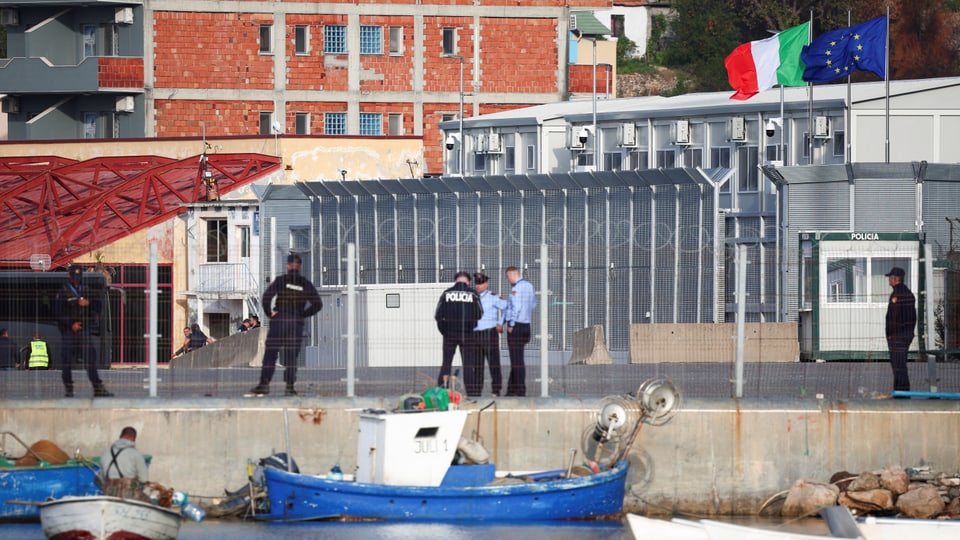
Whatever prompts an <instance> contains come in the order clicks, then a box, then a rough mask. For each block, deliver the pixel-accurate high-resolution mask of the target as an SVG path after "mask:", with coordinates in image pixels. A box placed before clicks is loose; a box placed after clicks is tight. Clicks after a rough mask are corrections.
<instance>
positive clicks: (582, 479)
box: [255, 381, 680, 522]
mask: <svg viewBox="0 0 960 540" xmlns="http://www.w3.org/2000/svg"><path fill="white" fill-rule="evenodd" d="M645 384H646V383H645ZM639 392H640V397H639V398H636V397H631V396H616V397H613V398H607V399H605V401H604V402H603V403H602V405H601V407H600V411H599V412H598V415H597V422H596V425H595V426H589V427H588V428H587V430H586V431H585V432H584V437H583V441H582V443H583V445H582V449H583V456H584V459H583V464H581V465H575V457H576V451H574V453H573V455H572V456H571V459H570V462H569V465H568V466H567V468H566V469H562V470H549V471H544V472H535V473H503V472H497V471H496V467H495V466H494V465H493V464H490V463H487V458H488V457H489V454H488V453H487V452H486V450H485V449H483V448H482V446H479V445H478V444H477V443H476V441H473V442H471V441H470V440H468V439H465V438H464V437H463V436H462V432H463V426H464V424H465V422H466V418H467V415H468V414H469V413H468V411H466V410H462V409H460V410H448V411H442V410H436V411H421V412H412V411H406V412H398V411H395V412H387V411H382V410H381V411H371V410H368V411H364V412H363V413H362V414H361V415H360V419H359V425H360V429H359V432H358V437H357V469H356V474H355V475H353V477H352V478H344V477H343V476H342V474H341V473H340V472H339V466H338V467H336V469H335V472H333V473H332V474H328V475H325V476H311V475H308V474H302V473H300V472H298V471H297V472H294V471H293V470H292V468H293V467H292V466H291V465H290V461H287V467H286V468H287V470H283V469H281V468H279V467H266V468H263V469H262V476H263V481H262V484H263V487H264V488H265V491H266V502H267V504H266V505H265V507H261V508H260V510H259V511H258V512H257V513H256V515H255V517H256V519H260V520H266V521H306V520H317V519H338V518H339V519H349V518H360V519H377V520H399V521H404V520H405V521H456V522H464V521H475V522H479V521H491V522H521V521H522V522H530V521H548V520H572V519H599V518H604V517H617V518H618V517H619V515H620V513H621V511H622V509H623V498H624V488H625V485H626V477H627V471H628V469H629V462H628V460H627V454H628V452H629V450H630V447H631V446H632V444H633V442H634V440H635V439H636V435H637V433H638V431H639V429H640V425H641V424H643V423H649V424H655V425H657V424H662V423H664V422H666V421H667V420H669V418H670V417H672V415H673V414H674V413H675V411H676V407H677V406H678V404H679V400H680V395H679V392H678V391H677V390H676V388H675V387H674V386H673V385H672V384H671V383H669V382H667V381H656V382H655V383H650V384H647V386H641V388H640V391H639ZM473 412H475V413H477V414H479V413H480V412H481V411H473ZM464 458H466V459H464ZM455 462H456V463H458V464H456V465H454V464H453V463H455ZM461 463H467V464H461Z"/></svg>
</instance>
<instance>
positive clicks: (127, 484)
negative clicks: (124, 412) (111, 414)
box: [97, 426, 150, 500]
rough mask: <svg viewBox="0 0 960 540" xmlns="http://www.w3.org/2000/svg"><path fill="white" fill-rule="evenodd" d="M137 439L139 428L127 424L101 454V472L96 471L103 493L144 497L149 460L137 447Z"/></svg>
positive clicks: (115, 495) (137, 497) (127, 496)
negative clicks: (118, 436)
mask: <svg viewBox="0 0 960 540" xmlns="http://www.w3.org/2000/svg"><path fill="white" fill-rule="evenodd" d="M136 443H137V430H136V429H134V428H133V427H130V426H127V427H125V428H123V430H121V431H120V438H119V439H117V441H116V442H114V443H113V444H111V445H110V447H109V448H107V449H106V450H104V451H103V454H101V455H100V472H99V473H97V474H98V475H99V477H100V480H101V489H102V490H103V493H104V495H112V496H114V497H123V498H128V499H131V498H132V499H141V500H144V496H143V491H142V485H143V484H144V483H146V482H147V481H149V480H150V477H149V472H148V471H147V461H146V460H145V459H144V457H143V454H141V453H140V451H139V450H137V447H136ZM146 500H149V499H146Z"/></svg>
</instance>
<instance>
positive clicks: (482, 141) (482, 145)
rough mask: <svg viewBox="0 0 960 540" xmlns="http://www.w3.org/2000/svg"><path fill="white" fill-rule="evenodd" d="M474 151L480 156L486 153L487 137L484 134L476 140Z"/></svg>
mask: <svg viewBox="0 0 960 540" xmlns="http://www.w3.org/2000/svg"><path fill="white" fill-rule="evenodd" d="M473 151H474V152H476V153H478V154H483V153H486V151H487V136H486V135H484V134H483V133H480V134H479V135H477V136H476V138H475V139H474V147H473Z"/></svg>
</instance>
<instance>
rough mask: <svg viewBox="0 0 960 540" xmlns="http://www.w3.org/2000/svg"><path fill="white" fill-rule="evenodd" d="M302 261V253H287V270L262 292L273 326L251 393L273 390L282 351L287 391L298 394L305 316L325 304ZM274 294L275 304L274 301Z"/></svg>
mask: <svg viewBox="0 0 960 540" xmlns="http://www.w3.org/2000/svg"><path fill="white" fill-rule="evenodd" d="M300 265H301V260H300V256H299V255H297V254H291V255H290V256H288V257H287V273H286V274H284V275H282V276H279V277H277V279H275V280H273V283H271V284H270V286H269V287H267V290H266V291H264V293H263V304H262V305H263V307H264V308H265V309H267V310H268V311H270V313H271V315H270V326H269V327H268V328H267V344H266V351H264V353H263V367H262V368H261V370H260V384H258V385H257V386H255V387H254V388H253V389H252V390H250V393H252V394H255V395H261V396H262V395H265V394H269V393H270V380H271V379H273V372H274V370H275V369H276V365H277V357H278V356H279V355H280V353H281V352H282V353H283V365H284V366H286V370H285V371H284V373H283V380H284V382H286V383H287V389H286V392H285V393H284V395H287V396H295V395H297V391H296V390H295V389H294V386H293V384H294V383H295V382H296V381H297V355H298V354H299V353H300V344H301V343H302V342H303V325H304V319H306V318H307V317H310V316H312V315H314V314H316V313H317V312H318V311H320V309H321V308H323V303H322V302H321V301H320V295H319V294H318V293H317V289H316V288H314V286H313V284H312V283H310V280H309V279H307V278H305V277H303V276H302V275H300ZM274 297H276V304H274V303H273V300H274ZM308 304H309V307H308ZM271 306H272V309H271Z"/></svg>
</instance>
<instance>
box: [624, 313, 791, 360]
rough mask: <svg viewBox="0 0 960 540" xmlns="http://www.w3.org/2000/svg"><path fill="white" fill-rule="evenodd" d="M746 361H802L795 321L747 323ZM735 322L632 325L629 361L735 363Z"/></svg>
mask: <svg viewBox="0 0 960 540" xmlns="http://www.w3.org/2000/svg"><path fill="white" fill-rule="evenodd" d="M744 332H745V334H746V335H745V336H744V338H745V340H744V353H743V355H744V361H746V362H799V361H800V342H799V339H798V337H797V324H796V323H747V324H746V325H744ZM736 333H737V330H736V324H735V323H719V324H713V323H694V324H632V325H630V363H632V364H645V363H658V362H732V361H734V360H735V358H734V354H735V350H736Z"/></svg>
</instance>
